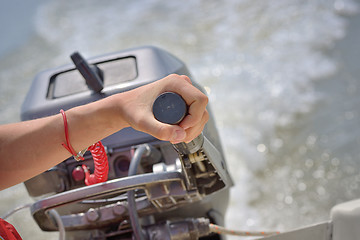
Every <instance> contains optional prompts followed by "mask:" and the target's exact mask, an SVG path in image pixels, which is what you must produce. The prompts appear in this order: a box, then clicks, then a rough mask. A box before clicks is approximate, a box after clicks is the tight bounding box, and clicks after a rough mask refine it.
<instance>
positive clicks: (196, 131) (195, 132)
mask: <svg viewBox="0 0 360 240" xmlns="http://www.w3.org/2000/svg"><path fill="white" fill-rule="evenodd" d="M208 120H209V113H208V112H207V111H206V112H204V114H203V116H202V118H201V121H200V123H199V124H197V125H196V126H194V127H192V128H189V129H187V130H186V138H185V139H184V142H190V141H192V140H193V139H194V138H196V137H197V136H199V135H200V133H201V132H202V130H203V129H204V127H205V124H206V123H207V121H208Z"/></svg>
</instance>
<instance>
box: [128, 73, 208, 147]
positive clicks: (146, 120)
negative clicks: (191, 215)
mask: <svg viewBox="0 0 360 240" xmlns="http://www.w3.org/2000/svg"><path fill="white" fill-rule="evenodd" d="M164 92H175V93H177V94H179V95H180V96H182V98H183V99H184V100H185V102H186V104H187V105H188V115H187V116H186V117H185V118H184V119H183V120H182V121H181V122H180V124H179V125H169V124H165V123H161V122H159V121H158V120H156V119H155V117H154V115H153V112H152V105H153V103H154V101H155V99H156V98H157V97H158V96H159V95H160V94H161V93H164ZM123 97H124V98H123V99H124V100H123V106H122V109H123V112H122V115H123V117H124V118H125V121H126V122H127V123H128V125H129V126H131V127H132V128H134V129H136V130H138V131H142V132H146V133H148V134H150V135H152V136H154V137H156V138H158V139H160V140H164V141H170V142H172V143H178V142H190V141H191V140H193V139H194V138H195V137H197V136H198V135H199V134H200V133H201V131H202V130H203V128H204V126H205V124H206V122H207V121H208V119H209V114H208V112H207V110H206V105H207V103H208V98H207V96H206V95H205V94H203V93H202V92H201V91H200V90H199V89H197V88H196V87H194V86H193V85H192V84H191V80H190V79H189V78H188V77H187V76H185V75H181V76H179V75H176V74H172V75H169V76H167V77H165V78H163V79H161V80H158V81H156V82H153V83H151V84H148V85H144V86H142V87H139V88H136V89H134V90H131V91H128V92H125V93H123Z"/></svg>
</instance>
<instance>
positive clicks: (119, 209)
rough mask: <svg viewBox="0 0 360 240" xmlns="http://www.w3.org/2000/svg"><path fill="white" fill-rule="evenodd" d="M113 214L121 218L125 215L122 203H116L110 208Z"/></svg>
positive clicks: (125, 209)
mask: <svg viewBox="0 0 360 240" xmlns="http://www.w3.org/2000/svg"><path fill="white" fill-rule="evenodd" d="M112 210H113V213H114V214H115V215H117V216H121V215H123V214H125V213H126V211H127V208H126V206H125V205H124V204H123V203H120V202H118V203H116V205H115V206H114V207H113V208H112Z"/></svg>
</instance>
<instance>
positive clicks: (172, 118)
mask: <svg viewBox="0 0 360 240" xmlns="http://www.w3.org/2000/svg"><path fill="white" fill-rule="evenodd" d="M153 114H154V117H155V118H156V119H157V120H158V121H160V122H162V123H167V124H173V125H175V124H179V123H180V122H181V121H182V120H183V119H184V117H185V116H186V114H187V105H186V102H185V100H184V99H183V98H182V97H181V96H180V95H179V94H177V93H173V92H165V93H162V94H161V95H159V96H158V97H157V98H156V100H155V102H154V104H153Z"/></svg>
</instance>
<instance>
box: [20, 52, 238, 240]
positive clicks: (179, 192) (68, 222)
mask: <svg viewBox="0 0 360 240" xmlns="http://www.w3.org/2000/svg"><path fill="white" fill-rule="evenodd" d="M72 60H73V62H74V63H75V66H74V65H73V64H69V65H66V66H62V67H59V68H56V69H50V70H47V71H44V72H42V73H40V74H39V75H37V76H36V77H35V79H34V81H33V83H32V86H31V88H30V91H29V93H28V95H27V97H26V99H25V101H24V104H23V106H22V111H21V119H22V120H23V121H25V120H30V119H35V118H40V117H45V116H49V115H53V114H58V113H59V111H60V109H64V110H67V109H69V108H73V107H75V106H78V105H82V104H86V103H89V102H93V101H97V100H99V99H101V98H105V97H107V96H110V95H112V94H115V93H120V92H125V91H128V90H131V89H134V88H136V87H139V86H141V85H145V84H148V83H151V82H153V81H156V80H158V79H161V78H163V77H165V76H167V75H168V74H171V73H176V74H184V75H188V76H190V73H189V71H188V69H187V67H186V66H185V64H184V63H183V62H181V61H180V60H179V59H177V58H176V57H174V56H172V55H171V54H169V53H167V52H165V51H164V50H161V49H158V48H155V47H141V48H136V49H130V50H125V51H121V52H116V53H112V54H108V55H104V56H100V57H96V58H92V59H89V60H85V59H83V58H82V57H81V55H80V54H79V53H74V54H73V55H72ZM194 85H195V86H196V87H198V88H199V89H200V90H202V91H203V89H202V88H201V87H200V86H198V85H197V84H196V83H194ZM170 95H171V96H169V98H167V97H159V98H158V100H157V101H156V102H158V101H159V102H160V104H159V105H154V114H155V117H157V119H158V120H159V121H164V122H167V121H168V119H167V116H168V115H167V114H165V119H163V117H164V116H157V114H158V113H157V112H156V111H157V110H159V109H158V108H159V107H160V108H161V106H163V104H169V101H170V104H171V101H173V97H174V95H173V94H170ZM165 98H166V99H165ZM175 98H177V96H175ZM165 100H166V101H165ZM161 101H165V102H161ZM175 101H180V103H181V98H180V99H178V100H176V99H175ZM159 102H158V103H159ZM160 110H161V109H160ZM180 110H181V109H180ZM176 111H179V109H176ZM181 111H183V112H182V113H181V114H180V115H182V116H184V115H185V114H186V112H184V111H186V107H185V108H184V107H182V110H181ZM208 111H209V113H210V119H209V121H208V123H207V124H206V126H205V128H204V131H203V133H202V134H201V135H200V136H199V137H197V138H196V139H194V141H192V142H190V143H188V144H185V143H180V144H176V145H174V146H173V145H172V144H171V143H169V142H165V141H160V140H158V139H156V138H154V137H152V136H150V135H148V134H145V133H143V132H139V131H136V130H134V129H132V128H126V129H123V130H121V131H119V132H117V133H115V134H113V135H111V136H109V137H107V138H105V139H103V140H102V143H103V145H104V146H105V150H106V155H107V157H108V165H109V173H108V180H107V181H106V182H102V183H97V184H93V185H89V186H86V185H85V182H84V179H85V175H86V173H85V170H84V167H82V165H84V166H86V168H85V169H89V171H90V172H93V171H94V161H93V159H92V156H91V154H90V153H89V152H86V153H84V160H83V161H81V162H79V161H76V160H75V159H74V158H73V157H71V158H68V159H66V160H64V161H63V162H62V163H60V164H58V165H57V166H55V167H53V168H51V169H49V170H47V171H46V172H44V173H42V174H40V175H38V176H35V177H34V178H32V179H29V180H28V181H26V182H25V186H26V188H27V191H28V193H29V195H30V196H31V197H33V198H34V199H35V203H34V204H33V205H32V207H31V213H32V216H33V218H34V219H35V221H36V222H37V224H38V225H39V227H40V228H41V229H42V230H44V231H60V233H61V234H63V235H66V239H74V240H75V239H104V240H105V239H134V238H135V239H199V238H201V239H222V238H223V237H222V236H220V235H218V234H215V233H211V231H209V223H214V224H218V225H223V223H224V215H225V211H226V208H227V206H228V200H229V188H230V187H231V186H232V180H231V178H230V175H229V173H228V170H227V166H226V161H225V158H224V153H223V150H222V147H221V142H220V138H219V135H218V132H217V130H216V127H215V123H214V119H213V117H212V115H211V111H210V109H209V106H208ZM169 114H171V113H169ZM179 121H181V119H177V120H175V121H173V120H171V121H170V122H168V123H170V124H171V123H173V124H176V123H177V122H179Z"/></svg>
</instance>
